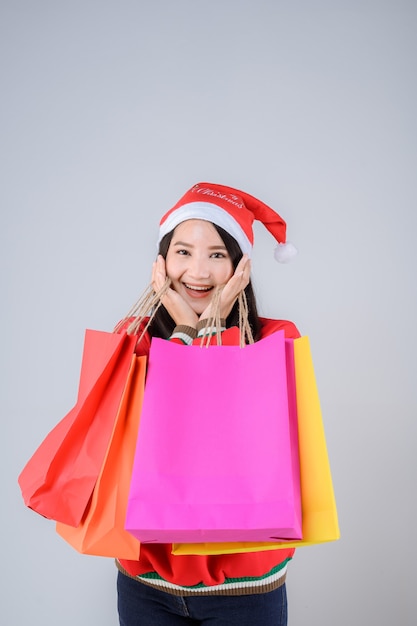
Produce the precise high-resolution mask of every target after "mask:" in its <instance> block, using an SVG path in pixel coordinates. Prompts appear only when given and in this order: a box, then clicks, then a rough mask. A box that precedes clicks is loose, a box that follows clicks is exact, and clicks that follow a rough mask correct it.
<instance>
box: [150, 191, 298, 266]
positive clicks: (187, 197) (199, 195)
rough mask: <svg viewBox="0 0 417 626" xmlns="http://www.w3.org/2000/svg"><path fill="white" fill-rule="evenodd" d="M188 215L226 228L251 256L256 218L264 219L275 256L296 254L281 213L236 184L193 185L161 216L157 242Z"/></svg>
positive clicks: (285, 260) (287, 258)
mask: <svg viewBox="0 0 417 626" xmlns="http://www.w3.org/2000/svg"><path fill="white" fill-rule="evenodd" d="M189 219H201V220H206V221H208V222H212V223H213V224H216V225H217V226H220V227H221V228H223V229H224V230H226V231H227V232H228V233H229V234H230V235H232V237H234V238H235V239H236V241H237V243H238V244H239V246H240V248H241V250H242V252H243V254H247V255H248V256H249V257H250V256H251V253H252V248H253V240H254V236H253V222H254V221H255V220H257V221H259V222H261V223H262V224H263V225H264V226H265V228H266V229H267V230H268V231H269V232H270V233H271V235H272V236H273V237H274V238H275V240H276V241H277V244H278V245H277V247H276V249H275V251H274V258H275V260H276V261H278V262H279V263H288V262H289V261H291V259H293V258H294V256H295V255H296V254H297V250H296V248H295V246H294V245H293V244H291V243H289V242H287V241H286V230H287V225H286V223H285V221H284V220H283V219H282V217H281V216H280V215H278V213H276V212H275V211H274V210H273V209H271V208H270V207H269V206H268V205H266V204H265V203H264V202H262V201H261V200H258V199H257V198H255V197H254V196H251V195H249V194H248V193H246V192H244V191H239V190H238V189H234V188H233V187H226V186H224V185H217V184H215V183H198V184H196V185H194V186H193V187H192V188H191V189H190V190H189V191H187V193H185V194H184V196H182V198H181V199H180V200H179V201H178V202H177V204H175V205H174V206H173V207H172V209H170V210H169V211H168V212H167V213H166V214H165V215H164V216H163V217H162V219H161V221H160V224H159V237H158V243H159V242H160V241H161V239H162V238H163V237H164V236H165V235H166V234H167V233H169V232H171V230H173V229H174V228H175V227H176V226H178V225H179V224H181V223H182V222H185V221H186V220H189Z"/></svg>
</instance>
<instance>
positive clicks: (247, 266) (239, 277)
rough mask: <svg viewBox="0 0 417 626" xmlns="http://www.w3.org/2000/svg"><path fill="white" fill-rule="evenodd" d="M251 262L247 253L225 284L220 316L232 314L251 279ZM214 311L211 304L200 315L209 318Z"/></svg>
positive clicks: (221, 298) (201, 317)
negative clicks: (235, 304) (234, 306)
mask: <svg viewBox="0 0 417 626" xmlns="http://www.w3.org/2000/svg"><path fill="white" fill-rule="evenodd" d="M250 270H251V262H250V259H249V257H248V255H247V254H244V255H243V257H242V258H241V259H240V261H239V263H238V265H237V267H236V269H235V272H234V274H233V276H232V277H231V278H229V280H228V281H227V283H226V284H225V285H224V287H223V289H222V292H221V294H220V317H221V318H223V319H226V318H227V317H228V315H229V314H230V312H231V310H232V308H233V305H234V303H235V302H236V299H237V297H238V295H239V293H240V292H241V291H243V289H245V288H246V287H247V286H248V284H249V280H250ZM213 313H214V312H213V311H211V304H209V305H208V307H206V309H205V310H204V311H203V313H202V314H201V315H200V319H201V320H204V319H207V318H209V317H210V316H211V315H212V314H213Z"/></svg>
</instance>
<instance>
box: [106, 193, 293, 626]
mask: <svg viewBox="0 0 417 626" xmlns="http://www.w3.org/2000/svg"><path fill="white" fill-rule="evenodd" d="M255 219H257V220H259V221H261V222H262V223H263V224H264V225H265V226H266V228H267V229H268V230H269V231H270V232H271V234H272V235H273V236H274V237H275V239H276V241H277V242H278V252H277V253H276V255H275V256H276V258H277V260H280V261H285V260H288V256H290V255H291V254H292V252H293V249H292V248H291V246H290V244H286V243H285V235H286V225H285V222H284V221H283V220H282V218H281V217H280V216H279V215H278V214H277V213H275V212H274V211H273V210H272V209H271V208H269V207H268V206H267V205H265V204H264V203H262V202H260V201H259V200H257V199H256V198H253V197H252V196H250V195H249V194H246V193H244V192H241V191H238V190H236V189H232V188H230V187H225V186H222V185H215V184H211V183H199V184H198V185H195V186H194V187H193V188H192V189H191V190H190V191H188V192H187V193H186V194H185V195H184V196H183V197H182V198H181V200H180V201H179V202H178V203H177V204H176V205H175V206H174V207H173V209H171V210H170V211H169V212H168V213H167V214H166V215H165V216H164V217H163V218H162V220H161V223H160V233H159V255H158V258H157V260H156V261H155V263H154V265H153V272H152V286H153V289H154V291H155V292H159V291H160V290H161V289H162V288H163V286H164V284H165V282H166V278H167V277H168V278H169V279H170V280H171V283H170V287H169V289H168V290H167V291H165V294H164V295H163V297H162V306H161V307H160V308H159V309H158V311H157V313H156V314H155V317H154V319H153V320H152V322H151V324H150V326H149V328H148V332H147V335H146V336H145V337H144V340H143V341H141V342H140V343H139V346H138V351H139V353H140V354H146V353H147V351H148V349H149V345H150V338H151V337H152V336H157V337H162V338H165V339H169V340H171V341H176V342H181V343H184V344H192V343H193V342H194V341H198V342H199V341H200V339H199V337H200V336H201V335H202V334H204V333H207V318H209V317H210V316H211V314H212V307H211V305H212V301H213V297H214V295H215V294H216V293H219V290H218V288H221V291H220V296H219V302H218V306H219V309H220V318H221V323H220V328H211V327H210V333H211V332H212V333H213V341H214V342H215V336H214V335H215V334H216V333H218V332H221V333H222V340H223V342H224V343H233V342H234V341H235V340H236V331H237V326H238V324H239V310H238V302H237V298H238V295H239V293H240V292H241V291H242V290H244V292H245V295H246V300H247V303H248V318H249V324H250V327H251V334H252V335H253V338H254V339H255V341H256V340H258V339H261V338H263V337H266V336H267V335H269V334H271V333H272V332H275V331H277V330H282V329H283V330H284V331H285V334H286V336H287V337H292V338H296V337H298V336H299V333H298V331H297V329H296V327H295V326H294V324H292V323H291V322H287V321H279V320H269V319H265V318H260V317H259V316H258V313H257V308H256V302H255V296H254V293H253V289H252V285H251V281H250V266H251V262H250V254H251V250H252V245H253V231H252V224H253V221H254V220H255ZM293 554H294V550H293V549H282V550H271V551H264V552H254V553H244V554H232V555H219V556H174V555H172V554H171V545H169V544H142V545H141V552H140V560H139V561H126V560H118V561H117V562H116V563H117V566H118V569H119V574H118V610H119V618H120V625H121V626H151V625H152V626H164V625H170V624H173V625H175V624H178V625H181V624H184V625H185V624H196V625H197V624H201V625H203V624H207V625H208V624H210V625H211V626H221V625H226V624H228V625H231V626H233V625H235V624H236V625H239V626H254V625H255V624H260V625H262V626H272V625H274V626H280V625H282V626H283V625H285V624H287V599H286V588H285V578H286V572H287V566H288V563H289V561H290V560H291V559H292V557H293Z"/></svg>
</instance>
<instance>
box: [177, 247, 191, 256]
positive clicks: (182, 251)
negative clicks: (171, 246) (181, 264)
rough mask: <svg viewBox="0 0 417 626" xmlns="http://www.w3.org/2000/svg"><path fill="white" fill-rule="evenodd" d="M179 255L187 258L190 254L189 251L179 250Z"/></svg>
mask: <svg viewBox="0 0 417 626" xmlns="http://www.w3.org/2000/svg"><path fill="white" fill-rule="evenodd" d="M177 254H180V255H181V256H186V255H187V254H189V252H188V250H184V249H183V248H181V249H180V250H177Z"/></svg>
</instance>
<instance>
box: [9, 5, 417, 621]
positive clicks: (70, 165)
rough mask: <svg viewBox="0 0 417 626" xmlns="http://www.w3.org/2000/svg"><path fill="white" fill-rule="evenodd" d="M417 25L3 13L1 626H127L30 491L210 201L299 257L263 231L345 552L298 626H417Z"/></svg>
mask: <svg viewBox="0 0 417 626" xmlns="http://www.w3.org/2000/svg"><path fill="white" fill-rule="evenodd" d="M416 17H417V10H416V3H415V2H414V1H412V0H410V1H406V0H395V1H389V0H386V1H382V0H381V1H370V0H363V1H359V0H351V1H347V0H346V1H345V2H340V1H337V0H333V1H330V0H329V1H327V2H326V1H324V0H317V1H313V0H311V1H307V0H304V1H296V0H294V1H292V2H290V1H287V2H284V1H279V0H276V1H273V0H269V1H266V0H256V1H254V0H253V1H252V2H249V1H245V0H242V1H237V0H212V1H210V2H208V1H206V2H202V1H200V0H194V1H192V0H172V1H169V0H165V1H160V0H153V1H152V2H150V1H149V2H141V1H139V0H131V1H127V0H121V1H119V2H114V1H113V2H110V1H106V0H101V1H99V0H96V1H92V0H83V1H81V0H72V1H71V2H63V1H59V0H56V1H50V2H47V1H44V0H37V1H36V2H29V0H25V1H22V0H2V2H1V4H0V28H1V32H0V50H1V65H2V70H1V72H2V73H1V99H0V106H1V138H0V143H1V155H2V166H1V178H2V182H1V189H0V193H1V238H2V241H1V251H0V253H1V261H2V262H1V273H2V276H1V280H2V285H1V297H2V326H3V340H2V350H1V360H2V372H1V398H2V412H3V415H2V423H3V436H2V438H1V440H2V443H1V445H2V450H1V454H0V459H1V480H2V489H1V493H2V515H1V541H2V557H3V565H2V584H1V586H0V590H1V591H0V593H1V601H0V622H1V623H2V624H7V625H8V626H21V625H22V624H26V623H34V624H43V625H44V626H47V625H53V624H60V625H61V626H66V625H74V624H77V625H78V626H87V625H88V626H90V625H92V624H100V625H101V626H111V625H115V624H116V623H117V617H116V608H115V586H114V582H115V570H114V565H113V563H112V561H111V560H106V559H100V558H94V557H87V556H81V555H79V554H78V553H76V552H75V551H74V550H73V549H72V548H70V547H69V546H68V545H67V544H66V543H65V542H64V541H63V540H62V539H60V538H59V537H58V536H57V535H56V534H55V531H54V526H53V523H52V522H48V521H46V520H44V519H42V518H41V517H39V516H37V515H35V514H34V513H33V512H31V511H29V510H27V509H25V507H24V506H23V503H22V500H21V498H20V492H19V489H18V486H17V475H18V473H19V472H20V470H21V469H22V467H23V465H24V463H25V462H26V460H27V459H28V458H29V456H30V455H31V454H32V452H33V451H34V449H35V448H36V446H37V445H38V444H39V443H40V441H41V439H42V438H43V437H44V436H45V435H46V433H47V432H48V431H49V430H50V429H51V428H52V427H53V425H54V424H55V423H56V422H57V421H58V420H59V419H61V417H63V415H64V414H65V413H66V412H67V411H68V410H69V409H70V408H71V406H72V405H73V403H74V401H75V396H76V390H77V383H78V373H79V366H80V360H81V351H82V343H83V334H84V330H85V328H96V329H102V330H111V329H112V327H113V324H114V323H115V321H116V320H118V319H119V318H120V317H121V316H123V315H124V314H125V313H126V311H127V310H128V308H129V307H130V305H131V304H132V302H133V301H134V300H135V299H136V297H137V296H138V295H139V294H140V293H141V291H142V290H143V288H144V287H145V285H146V284H147V283H148V281H149V278H150V264H151V261H152V259H153V256H154V253H155V239H156V234H157V222H158V220H159V218H160V216H161V215H162V214H163V213H164V212H165V211H166V210H167V209H168V208H170V207H171V206H172V205H173V204H174V203H175V202H176V200H177V199H178V198H179V197H180V196H181V195H182V194H183V193H184V192H185V191H186V190H187V189H188V188H189V187H190V186H191V185H192V184H194V183H195V182H197V181H199V180H208V181H213V182H219V183H224V184H229V185H232V186H235V187H238V188H242V189H244V190H246V191H248V192H250V193H252V194H253V195H257V196H259V197H260V198H262V199H263V200H264V201H266V202H267V203H269V204H270V205H272V206H273V207H274V208H275V209H276V210H277V211H279V212H280V213H281V214H282V215H283V217H284V218H285V219H286V220H287V222H288V236H289V239H290V240H291V241H293V242H294V243H295V244H296V245H297V247H298V249H299V255H298V258H297V260H296V261H294V262H293V263H292V264H291V265H288V266H279V265H277V264H276V263H275V262H274V261H273V258H272V252H273V246H274V242H273V240H272V238H271V237H270V236H269V235H268V233H266V231H265V230H264V229H263V228H262V227H258V228H256V240H257V243H256V246H255V255H254V271H253V274H254V281H255V286H256V289H257V294H258V298H259V301H260V307H261V310H262V312H263V313H264V314H266V315H270V316H272V317H282V318H288V319H292V320H294V321H295V322H296V324H297V325H298V326H299V328H300V329H301V331H302V333H303V334H307V335H309V336H310V339H311V343H312V347H313V354H314V358H315V365H316V375H317V380H318V384H319V388H320V394H321V399H322V408H323V415H324V421H325V427H326V435H327V442H328V448H329V454H330V459H331V465H332V471H333V479H334V486H335V491H336V497H337V502H338V510H339V516H340V525H341V532H342V538H341V540H340V541H339V542H336V543H332V544H327V545H323V546H315V547H310V548H302V549H300V550H298V552H297V554H296V557H295V559H294V561H293V563H292V564H291V566H290V571H289V578H288V593H289V603H290V604H289V608H290V624H291V626H301V625H306V624H309V625H315V626H319V625H320V626H334V625H335V624H339V625H341V626H343V625H348V624H349V625H350V624H361V625H362V624H363V625H368V624H379V625H380V626H385V625H386V626H388V625H390V626H391V625H392V624H401V625H404V626H411V625H412V624H414V623H415V618H414V619H413V617H412V605H413V608H414V607H415V583H416V576H415V563H416V558H417V555H416V547H415V539H414V535H415V514H416V506H415V461H414V454H413V452H414V448H415V441H416V417H417V398H416V384H415V373H416V366H415V354H416V347H417V346H416V343H417V342H416V327H415V318H416V295H415V277H414V271H415V267H416V251H415V233H416V226H417V223H416V145H417V144H416V120H415V117H416V109H417V102H416V52H417V50H416V48H417V44H416V35H415V33H416ZM414 612H415V610H414Z"/></svg>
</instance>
